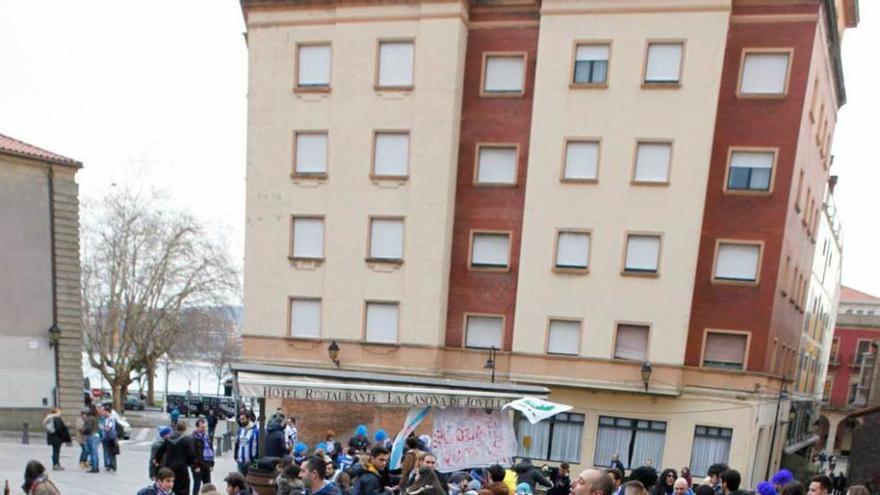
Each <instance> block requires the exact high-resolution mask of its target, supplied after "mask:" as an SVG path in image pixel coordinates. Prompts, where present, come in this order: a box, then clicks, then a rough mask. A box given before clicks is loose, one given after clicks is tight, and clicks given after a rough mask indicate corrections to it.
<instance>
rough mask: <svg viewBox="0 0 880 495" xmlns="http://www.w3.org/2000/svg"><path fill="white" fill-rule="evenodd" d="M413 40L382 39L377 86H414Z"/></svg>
mask: <svg viewBox="0 0 880 495" xmlns="http://www.w3.org/2000/svg"><path fill="white" fill-rule="evenodd" d="M414 57H415V43H414V42H413V41H405V40H404V41H380V42H379V71H378V74H377V75H376V86H378V87H380V88H411V87H412V86H413V63H414V60H415V59H414Z"/></svg>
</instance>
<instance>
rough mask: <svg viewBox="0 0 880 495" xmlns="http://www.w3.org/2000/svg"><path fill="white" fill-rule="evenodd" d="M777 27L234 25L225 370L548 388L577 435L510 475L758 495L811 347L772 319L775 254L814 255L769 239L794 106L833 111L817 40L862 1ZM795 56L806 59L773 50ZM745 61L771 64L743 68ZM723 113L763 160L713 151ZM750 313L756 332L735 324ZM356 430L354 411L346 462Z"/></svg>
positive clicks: (598, 2)
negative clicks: (231, 249)
mask: <svg viewBox="0 0 880 495" xmlns="http://www.w3.org/2000/svg"><path fill="white" fill-rule="evenodd" d="M794 4H796V5H795V7H794V8H793V9H794V11H790V10H786V9H784V8H783V9H781V10H779V11H777V10H775V9H777V8H778V6H777V5H775V4H773V2H745V1H736V0H734V1H730V0H686V1H684V2H681V1H671V0H670V1H666V0H660V1H641V0H640V1H635V2H626V4H625V5H623V4H622V3H621V2H614V1H608V0H577V1H566V2H562V1H557V0H546V1H543V2H538V1H534V2H491V3H489V2H401V3H399V4H394V5H392V4H386V3H372V2H357V3H336V2H330V3H327V4H324V5H322V6H321V7H318V6H315V5H312V4H306V3H298V2H282V1H278V2H275V1H268V0H243V1H242V6H243V12H244V15H245V20H246V24H247V28H248V32H247V43H248V49H249V53H250V58H249V61H250V66H249V85H250V88H249V92H248V97H249V110H248V156H247V174H248V177H247V206H246V208H247V226H246V240H245V243H246V246H245V323H244V330H243V336H244V357H245V359H244V360H245V364H243V365H242V366H243V367H241V368H240V369H241V370H244V371H242V372H243V373H250V372H252V371H253V369H255V368H253V367H255V366H256V367H259V366H270V367H274V368H272V369H273V371H272V373H269V374H272V378H271V379H269V378H266V384H270V383H271V384H277V383H278V382H279V381H283V380H284V379H285V378H284V377H285V376H286V377H287V378H286V379H288V380H292V381H297V380H299V381H297V383H299V385H296V386H297V387H300V386H305V385H303V384H305V383H310V380H311V381H313V380H315V379H317V378H316V376H318V377H320V379H321V380H325V381H326V382H328V383H324V382H322V384H323V385H322V386H325V387H330V388H332V387H349V386H358V387H369V386H372V385H371V384H370V383H367V382H364V381H363V378H361V379H358V383H356V384H352V383H349V382H352V381H356V380H354V379H352V378H346V375H347V374H362V373H368V374H369V373H375V374H376V375H370V376H373V379H374V380H375V383H374V384H373V385H375V386H378V385H376V384H377V383H378V384H381V386H383V387H385V386H391V385H389V383H391V382H395V383H396V381H399V380H409V381H411V382H412V383H411V384H410V385H412V386H418V387H427V388H429V389H430V387H432V386H434V387H439V386H441V385H443V384H444V383H446V381H448V380H456V381H460V382H467V383H466V384H465V385H462V387H463V389H466V390H471V389H473V388H474V387H476V388H479V383H481V382H482V383H483V384H484V385H485V387H486V391H490V392H491V391H495V392H498V393H504V394H514V395H515V394H516V393H517V391H518V389H517V387H538V388H528V390H531V391H533V392H534V391H535V390H539V388H540V387H546V388H547V393H546V395H547V397H549V398H550V400H555V401H558V402H562V403H566V404H570V405H572V406H573V409H572V411H571V412H570V413H568V414H566V415H563V416H559V417H557V418H555V419H554V420H552V421H550V422H545V423H543V424H539V425H538V426H535V427H533V426H531V425H528V424H527V422H524V421H522V420H521V418H519V417H516V418H515V419H514V421H515V426H516V429H517V435H518V452H517V453H518V455H519V456H522V457H531V458H533V459H535V460H536V462H549V463H558V462H569V463H571V464H573V465H575V466H581V467H585V466H600V467H604V466H607V465H609V462H610V458H611V456H612V455H614V454H617V455H619V456H620V457H621V459H622V460H623V461H624V464H625V465H626V467H627V468H633V467H636V466H638V465H641V464H643V463H646V462H649V461H650V463H651V464H652V465H654V466H656V467H658V468H660V467H667V466H671V467H676V468H680V467H682V466H690V467H691V469H692V472H693V474H694V475H695V476H703V475H705V474H706V472H705V471H706V469H707V468H708V466H709V465H710V464H712V463H715V462H727V463H729V464H730V465H731V466H734V467H735V468H737V469H738V470H740V472H741V473H742V475H743V479H744V480H745V481H746V483H747V484H748V486H754V485H755V484H756V483H757V482H758V481H761V480H763V479H765V478H766V476H767V472H768V471H771V470H774V469H777V468H778V466H779V463H780V461H781V457H782V450H781V449H782V447H783V445H784V443H785V436H786V428H787V421H788V420H787V418H788V408H789V402H788V400H787V399H785V400H781V399H780V397H782V396H781V395H780V393H779V392H780V390H781V389H782V388H784V387H786V386H789V387H790V383H791V381H792V380H793V379H794V374H795V373H794V370H795V367H794V366H793V364H794V361H795V359H794V356H793V355H792V356H790V358H791V359H789V356H788V355H787V354H784V353H778V354H781V355H783V357H781V358H780V359H779V360H778V364H776V363H777V361H776V358H775V357H773V356H774V355H775V354H774V353H777V352H776V350H775V348H774V349H773V350H771V343H770V342H771V340H772V339H773V338H774V337H776V338H777V340H778V339H782V340H783V342H784V343H785V345H787V346H788V347H790V348H792V349H797V348H798V346H799V343H800V340H799V336H800V329H801V328H802V327H801V325H802V324H803V321H804V320H803V317H802V316H801V314H802V313H798V310H796V309H793V308H787V309H785V310H784V311H787V312H786V313H785V318H784V320H783V321H778V322H775V323H773V324H771V323H770V320H771V318H770V315H771V313H772V312H773V307H774V304H776V300H777V294H778V291H779V289H780V287H778V286H777V282H778V280H777V278H779V276H777V275H776V274H777V272H780V273H781V272H782V271H783V268H782V264H781V261H780V258H781V257H782V255H781V252H782V251H783V246H786V247H789V246H792V245H800V244H802V243H803V242H804V239H801V238H797V239H796V242H795V243H794V244H791V243H788V242H787V241H786V240H785V239H786V238H787V237H788V236H793V235H795V234H793V233H792V232H790V231H789V230H790V229H789V228H788V227H787V226H786V222H788V223H794V218H795V217H793V216H792V218H789V216H788V210H789V206H790V203H789V202H790V201H793V197H792V195H793V194H794V192H793V191H796V190H798V189H799V188H800V186H798V185H796V181H797V174H796V172H795V171H793V169H794V165H793V163H794V162H795V161H796V160H795V159H794V158H793V156H795V155H798V154H799V152H796V151H795V150H797V149H799V147H801V146H806V145H805V144H804V143H802V141H804V140H806V139H807V138H809V139H810V140H811V141H812V140H815V139H816V138H815V137H814V136H813V135H812V134H810V135H806V134H804V135H801V134H802V131H803V130H802V129H801V116H802V114H801V113H800V112H802V111H803V110H804V108H805V106H807V103H805V101H806V100H807V99H808V96H807V95H809V94H811V93H808V90H807V89H806V88H807V87H808V86H810V84H808V83H807V82H806V81H807V79H809V78H810V77H811V75H814V74H821V75H822V77H824V78H825V79H822V82H821V83H818V84H817V85H816V86H815V87H814V88H813V89H811V90H809V91H819V90H821V91H827V92H828V95H826V96H829V98H830V99H829V100H828V102H827V104H826V110H824V112H826V113H829V112H830V113H836V110H837V104H838V102H840V101H842V98H839V97H838V99H836V100H835V99H834V98H835V95H836V94H837V93H836V92H839V91H840V88H842V81H841V80H839V77H838V75H837V74H836V72H835V71H834V67H833V63H832V56H833V55H834V54H833V53H832V54H831V55H827V56H826V55H825V54H824V51H826V48H825V46H826V45H829V46H831V48H830V49H829V50H830V51H832V52H833V51H834V50H838V45H836V44H835V43H836V42H830V43H826V41H825V38H823V37H822V36H825V35H824V34H823V35H819V36H817V34H816V33H820V32H823V31H822V30H824V29H826V28H825V27H824V24H823V23H824V22H826V16H834V15H836V16H840V17H843V18H844V20H843V21H841V22H842V24H840V25H841V26H844V27H846V26H853V25H854V24H855V22H857V19H856V18H853V17H852V15H851V14H850V13H849V12H850V11H849V10H848V9H849V8H850V7H851V6H852V2H843V3H842V4H840V5H838V6H835V5H833V4H832V3H829V2H819V1H812V0H803V1H798V2H794ZM829 9H830V10H829ZM847 16H849V17H847ZM762 29H763V30H762ZM840 29H841V30H842V29H843V27H841V28H840ZM786 30H791V32H790V33H789V34H788V35H790V36H789V38H790V39H796V40H797V47H796V48H795V47H788V46H781V47H780V46H779V45H778V43H780V42H779V41H777V40H775V39H774V38H773V37H772V35H769V34H768V33H776V34H779V33H780V32H782V33H786V32H788V31H786ZM835 33H837V34H839V33H838V32H837V31H835ZM731 40H733V41H731ZM838 41H839V40H838ZM789 43H791V44H793V43H794V41H789ZM768 47H772V50H771V49H770V48H768ZM748 50H757V52H758V53H759V54H764V53H765V52H767V50H770V51H769V52H767V53H769V58H761V57H757V58H755V59H753V60H752V59H750V62H753V63H752V64H749V63H747V62H746V56H745V53H746V52H747V51H748ZM817 50H819V51H823V54H821V55H816V54H815V53H813V52H814V51H817ZM793 53H797V56H795V55H792V54H793ZM747 66H748V70H746V69H747ZM817 88H818V89H817ZM749 91H752V92H754V93H756V94H758V96H752V95H750V94H747V93H748V92H749ZM764 91H766V92H768V94H764V93H762V92H764ZM823 98H824V97H823ZM823 101H825V100H823ZM737 105H738V106H739V107H740V108H745V107H748V108H750V109H751V111H752V112H753V114H760V115H770V116H776V115H781V116H783V117H785V119H787V120H784V121H783V120H779V121H778V122H777V123H775V124H774V125H773V126H772V127H774V128H777V129H781V130H780V131H779V133H778V135H771V136H763V141H762V139H761V136H759V137H755V136H754V135H751V134H749V132H743V133H737V132H736V131H731V130H730V129H731V127H732V126H739V127H740V128H746V129H747V130H748V127H749V126H748V122H746V119H745V118H742V117H739V116H738V115H739V114H737V113H736V112H737V108H735V107H736V106H737ZM722 108H723V109H724V112H722V111H721V109H722ZM772 118H776V117H772ZM737 119H739V120H737ZM821 125H822V127H823V129H826V132H830V129H832V128H833V120H831V121H830V123H824V124H821ZM804 132H805V131H804ZM756 133H757V131H755V134H756ZM825 135H826V134H822V136H825ZM724 139H732V140H733V142H732V143H731V145H730V146H729V147H728V146H727V145H723V146H722V145H721V144H719V142H720V140H724ZM825 139H829V138H825ZM767 141H769V142H767ZM722 148H723V150H722ZM719 150H720V151H719ZM780 150H782V151H780ZM789 152H790V153H791V155H789V154H788V153H789ZM810 152H812V151H810ZM818 152H819V151H816V153H818ZM822 153H826V155H824V156H827V153H828V147H827V146H826V147H825V151H822ZM722 155H723V156H722ZM817 156H818V155H817ZM804 160H805V161H808V162H809V166H810V167H812V166H813V165H816V166H817V167H818V166H819V162H818V161H816V160H813V159H812V158H809V159H804ZM814 161H816V163H815V164H814V163H813V162H814ZM799 163H800V162H799ZM768 169H769V171H768ZM810 170H811V171H810V173H811V174H813V175H815V176H816V177H815V178H811V179H810V180H811V181H814V182H815V181H819V180H820V175H821V173H822V172H820V171H819V170H818V169H817V170H816V171H813V170H812V169H810ZM765 171H766V172H765ZM825 173H826V175H827V171H826V172H825ZM743 177H745V179H743ZM814 179H815V180H814ZM765 180H766V182H765ZM821 183H822V184H824V183H825V181H824V180H822V181H821ZM823 193H824V191H821V192H816V193H814V194H819V195H820V196H819V197H822V196H821V194H823ZM718 196H721V197H722V198H723V200H724V201H728V200H731V198H733V201H737V202H738V203H736V204H735V205H734V206H733V207H727V206H724V205H723V204H720V203H719V202H718V201H716V197H718ZM814 197H815V196H814ZM726 212H733V215H732V216H731V218H727V219H723V221H719V222H714V221H713V218H714V216H715V215H721V214H723V213H726ZM758 215H763V216H766V217H767V218H769V219H771V220H772V223H761V222H762V221H763V220H760V221H756V222H755V223H754V224H752V223H749V221H750V220H751V219H754V218H756V217H757V216H758ZM734 217H735V218H734ZM789 220H790V221H789ZM798 222H800V219H799V218H798ZM731 225H735V227H736V228H735V229H733V230H732V232H731V229H729V228H728V227H730V226H731ZM725 229H726V230H725ZM798 235H802V234H798ZM806 242H809V241H806ZM805 249H807V248H805ZM803 255H804V257H805V260H804V262H805V263H809V264H810V265H812V263H814V260H815V259H816V258H814V256H813V250H812V249H807V250H806V251H804V253H803ZM806 258H809V259H808V260H806ZM838 259H839V258H838ZM816 262H818V261H816ZM832 279H834V276H829V278H828V280H832ZM710 283H711V286H712V287H711V289H710V290H707V289H706V285H707V284H710ZM786 283H787V282H786ZM825 288H826V287H825V286H823V290H825ZM716 291H717V293H716ZM823 293H825V294H826V295H827V296H828V297H830V298H831V299H832V300H833V294H834V293H833V283H831V282H829V283H828V284H827V290H825V292H823ZM752 308H760V311H754V313H755V314H757V313H762V314H764V316H766V318H764V317H762V319H759V318H758V317H757V316H756V317H755V318H754V319H752V320H748V321H737V320H736V319H735V318H727V319H726V316H727V315H729V314H732V315H734V316H737V315H742V314H746V313H752ZM716 314H717V315H719V316H718V317H717V318H716V317H715V315H716ZM713 318H714V319H713ZM789 341H791V342H789ZM328 351H330V355H329V356H328V354H327V353H328ZM328 357H330V358H331V359H328ZM771 358H772V360H773V363H774V364H773V365H770V361H771ZM266 373H268V372H266ZM380 374H381V375H380ZM358 376H361V377H363V376H367V375H358ZM490 376H491V377H492V378H491V380H492V381H494V383H491V382H487V380H489V379H490ZM329 382H332V383H329ZM291 383H292V382H291ZM475 383H476V384H477V385H474V384H475ZM251 385H254V383H249V387H248V390H249V391H252V390H256V388H254V387H252V386H251ZM291 386H293V385H291ZM395 386H397V385H395ZM267 390H268V389H267ZM522 390H525V389H522ZM438 393H439V392H438ZM523 393H525V392H523ZM256 398H259V399H262V400H264V401H265V402H264V406H265V407H266V408H267V409H268V410H274V409H275V408H276V407H282V408H284V409H286V410H288V411H289V412H291V413H292V414H294V415H297V410H305V409H306V406H305V405H303V404H302V402H301V401H299V402H298V401H297V400H294V399H282V398H280V397H278V396H266V395H263V396H258V397H256ZM383 407H384V406H383ZM298 408H299V409H298ZM307 409H308V410H309V411H311V413H312V414H314V413H315V411H316V409H315V408H314V407H312V406H308V408H307ZM330 410H332V404H328V405H327V411H330ZM371 411H372V410H371V409H368V408H364V410H363V417H359V416H358V414H359V411H357V410H353V411H350V412H346V413H345V415H344V417H340V419H339V422H340V424H339V426H338V427H337V428H336V429H337V433H338V434H339V436H347V434H348V433H349V432H348V431H346V430H345V429H347V428H348V427H349V426H351V427H352V428H353V427H354V425H356V424H358V423H357V421H363V422H368V423H369V422H371V421H374V419H375V418H377V417H379V416H376V415H374V413H373V412H371ZM398 416H399V415H398ZM398 416H393V417H394V418H395V421H397V420H398V419H400V418H399V417H398ZM389 417H390V416H389ZM306 419H307V418H306ZM375 421H379V424H381V425H382V426H383V427H386V429H387V428H388V427H389V426H388V425H389V424H391V425H394V424H396V423H387V424H386V423H385V422H383V421H384V420H379V419H376V420H375ZM304 424H305V423H304ZM390 427H391V428H399V426H396V427H395V426H390ZM302 428H307V427H306V426H303V427H302Z"/></svg>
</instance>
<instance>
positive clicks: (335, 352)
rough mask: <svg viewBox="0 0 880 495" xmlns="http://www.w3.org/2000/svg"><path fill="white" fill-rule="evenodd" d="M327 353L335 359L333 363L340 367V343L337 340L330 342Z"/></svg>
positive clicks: (332, 359)
mask: <svg viewBox="0 0 880 495" xmlns="http://www.w3.org/2000/svg"><path fill="white" fill-rule="evenodd" d="M327 354H328V355H329V356H330V360H331V361H333V364H335V365H336V367H337V368H339V344H337V343H336V341H335V340H334V341H332V342H330V345H329V346H328V347H327Z"/></svg>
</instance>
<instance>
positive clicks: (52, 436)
mask: <svg viewBox="0 0 880 495" xmlns="http://www.w3.org/2000/svg"><path fill="white" fill-rule="evenodd" d="M43 427H44V428H45V429H46V444H48V445H51V446H52V469H53V470H54V471H63V470H64V468H63V467H61V444H64V443H68V444H69V443H70V442H71V439H70V430H68V429H67V425H66V424H64V420H63V419H61V409H59V408H57V407H53V408H52V409H49V414H47V415H46V417H45V418H43Z"/></svg>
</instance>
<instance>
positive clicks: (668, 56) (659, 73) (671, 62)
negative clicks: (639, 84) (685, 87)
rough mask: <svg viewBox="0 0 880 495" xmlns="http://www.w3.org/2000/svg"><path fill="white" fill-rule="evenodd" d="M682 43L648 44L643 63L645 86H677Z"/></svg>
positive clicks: (679, 76)
mask: <svg viewBox="0 0 880 495" xmlns="http://www.w3.org/2000/svg"><path fill="white" fill-rule="evenodd" d="M682 55H684V43H682V42H650V43H648V54H647V60H646V61H645V83H646V84H678V83H679V82H680V81H681V65H682V64H681V62H682Z"/></svg>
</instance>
